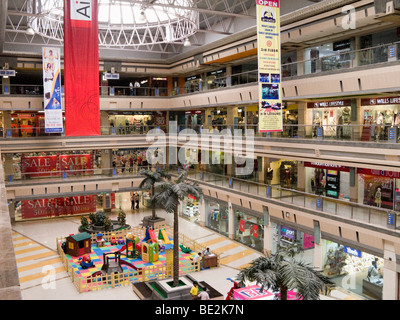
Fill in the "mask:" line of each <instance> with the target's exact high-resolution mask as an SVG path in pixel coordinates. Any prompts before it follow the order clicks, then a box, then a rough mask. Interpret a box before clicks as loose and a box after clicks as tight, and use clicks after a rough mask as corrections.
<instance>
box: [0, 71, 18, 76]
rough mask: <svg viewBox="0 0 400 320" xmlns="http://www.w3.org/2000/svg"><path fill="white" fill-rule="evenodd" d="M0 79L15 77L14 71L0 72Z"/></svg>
mask: <svg viewBox="0 0 400 320" xmlns="http://www.w3.org/2000/svg"><path fill="white" fill-rule="evenodd" d="M0 77H15V70H0Z"/></svg>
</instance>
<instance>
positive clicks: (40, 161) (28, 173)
mask: <svg viewBox="0 0 400 320" xmlns="http://www.w3.org/2000/svg"><path fill="white" fill-rule="evenodd" d="M57 164H58V156H57V155H54V156H32V157H26V156H24V155H22V157H21V174H22V178H35V177H50V176H57V175H60V172H59V170H58V166H57Z"/></svg>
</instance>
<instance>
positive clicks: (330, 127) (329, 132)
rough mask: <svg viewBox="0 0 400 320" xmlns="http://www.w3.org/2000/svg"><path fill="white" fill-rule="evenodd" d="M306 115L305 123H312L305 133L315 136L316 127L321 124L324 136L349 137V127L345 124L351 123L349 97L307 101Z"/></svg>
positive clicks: (316, 133)
mask: <svg viewBox="0 0 400 320" xmlns="http://www.w3.org/2000/svg"><path fill="white" fill-rule="evenodd" d="M306 116H307V119H306V124H308V125H310V124H312V128H311V127H310V128H307V129H308V132H307V135H311V136H313V137H316V136H317V135H318V132H317V128H318V127H321V126H323V136H324V137H325V138H338V139H345V138H350V137H351V130H350V127H349V126H346V125H348V124H350V123H351V119H350V117H351V99H346V100H331V101H315V102H308V103H307V115H306Z"/></svg>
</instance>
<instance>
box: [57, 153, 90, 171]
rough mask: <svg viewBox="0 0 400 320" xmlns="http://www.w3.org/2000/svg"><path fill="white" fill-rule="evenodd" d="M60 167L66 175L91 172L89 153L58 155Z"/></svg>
mask: <svg viewBox="0 0 400 320" xmlns="http://www.w3.org/2000/svg"><path fill="white" fill-rule="evenodd" d="M60 168H61V171H64V172H66V173H67V175H68V176H71V175H83V174H93V164H92V157H91V155H90V154H67V155H60Z"/></svg>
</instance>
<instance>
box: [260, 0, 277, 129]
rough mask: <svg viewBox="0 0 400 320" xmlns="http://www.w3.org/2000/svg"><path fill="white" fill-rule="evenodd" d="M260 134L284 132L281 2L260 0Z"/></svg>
mask: <svg viewBox="0 0 400 320" xmlns="http://www.w3.org/2000/svg"><path fill="white" fill-rule="evenodd" d="M257 43H258V49H257V50H258V77H259V79H258V92H259V106H258V113H259V117H258V118H259V122H258V123H259V124H258V127H259V128H258V130H259V132H274V131H283V115H282V89H281V49H280V47H281V40H280V10H279V0H257Z"/></svg>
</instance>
